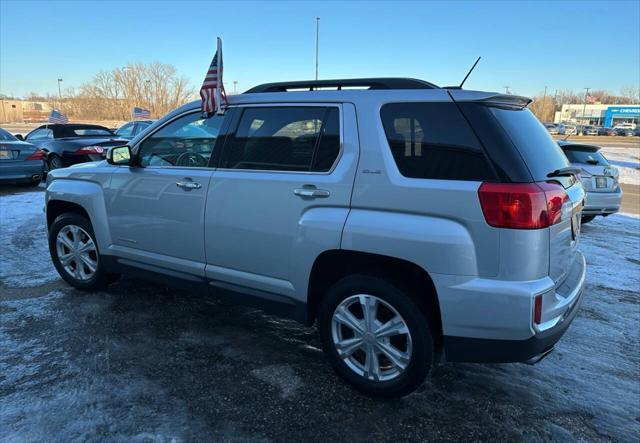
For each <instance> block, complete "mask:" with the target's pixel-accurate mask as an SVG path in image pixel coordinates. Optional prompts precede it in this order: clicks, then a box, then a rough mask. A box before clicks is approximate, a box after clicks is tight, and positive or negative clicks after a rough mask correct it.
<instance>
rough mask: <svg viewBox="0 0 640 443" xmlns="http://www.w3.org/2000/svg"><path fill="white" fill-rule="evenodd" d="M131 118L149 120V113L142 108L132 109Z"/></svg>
mask: <svg viewBox="0 0 640 443" xmlns="http://www.w3.org/2000/svg"><path fill="white" fill-rule="evenodd" d="M133 118H134V119H136V118H151V112H150V111H149V110H148V109H144V108H138V107H135V108H133Z"/></svg>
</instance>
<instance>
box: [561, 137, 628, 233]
mask: <svg viewBox="0 0 640 443" xmlns="http://www.w3.org/2000/svg"><path fill="white" fill-rule="evenodd" d="M558 144H559V145H560V147H561V148H562V150H563V151H564V153H565V155H566V156H567V158H568V159H569V161H570V162H571V165H572V166H576V167H578V168H580V169H581V170H582V172H581V173H580V181H581V182H582V187H584V190H585V191H586V196H585V201H584V209H583V210H582V223H589V222H590V221H591V220H593V219H594V218H595V217H596V216H598V215H603V216H605V217H606V216H607V215H611V214H614V213H616V212H618V211H619V210H620V204H621V202H622V189H621V188H620V184H619V183H618V175H619V171H618V169H617V168H616V167H615V166H611V165H610V164H609V162H608V161H607V159H606V158H605V157H604V155H602V153H601V152H600V147H599V146H594V145H585V144H578V143H570V142H565V141H560V142H558Z"/></svg>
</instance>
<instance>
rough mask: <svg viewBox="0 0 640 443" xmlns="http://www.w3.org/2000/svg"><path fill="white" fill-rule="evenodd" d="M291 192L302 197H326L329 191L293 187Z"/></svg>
mask: <svg viewBox="0 0 640 443" xmlns="http://www.w3.org/2000/svg"><path fill="white" fill-rule="evenodd" d="M293 193H294V194H295V195H297V196H299V197H303V198H327V197H329V195H331V193H330V192H329V191H327V190H326V189H315V188H298V189H294V190H293Z"/></svg>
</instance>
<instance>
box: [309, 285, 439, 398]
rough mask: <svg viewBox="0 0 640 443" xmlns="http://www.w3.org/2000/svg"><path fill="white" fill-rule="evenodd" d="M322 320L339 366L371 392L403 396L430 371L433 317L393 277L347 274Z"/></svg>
mask: <svg viewBox="0 0 640 443" xmlns="http://www.w3.org/2000/svg"><path fill="white" fill-rule="evenodd" d="M318 324H319V329H320V335H321V338H322V344H323V347H324V350H325V353H326V354H327V358H328V359H329V361H330V363H331V365H332V366H333V368H334V369H335V371H336V372H337V373H338V374H339V375H340V376H341V377H342V378H344V379H345V380H346V381H347V382H349V383H350V384H351V385H352V386H354V387H355V388H356V389H358V390H359V391H361V392H363V393H365V394H367V395H371V396H375V397H387V398H393V397H401V396H403V395H406V394H409V393H411V392H412V391H414V390H415V389H416V388H418V387H419V386H420V385H421V384H422V383H423V382H424V379H425V377H426V376H427V374H428V373H429V370H430V368H431V362H432V359H433V341H432V336H431V333H430V330H429V325H428V323H427V319H426V317H425V316H424V315H423V313H422V311H421V310H420V309H419V307H418V306H417V305H416V304H415V302H414V301H413V300H412V299H411V297H410V294H408V293H407V292H406V291H405V290H403V289H401V287H400V286H398V285H396V284H395V283H394V282H393V281H390V280H386V279H382V278H378V277H374V276H369V275H352V276H349V277H345V278H343V279H342V280H340V281H338V282H337V283H336V284H334V285H333V286H332V287H331V288H330V289H329V291H328V292H327V294H326V295H325V297H324V298H323V300H322V302H321V306H320V312H319V316H318Z"/></svg>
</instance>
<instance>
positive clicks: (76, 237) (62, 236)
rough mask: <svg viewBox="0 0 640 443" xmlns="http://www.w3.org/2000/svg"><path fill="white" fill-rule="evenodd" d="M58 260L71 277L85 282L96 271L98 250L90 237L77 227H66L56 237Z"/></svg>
mask: <svg viewBox="0 0 640 443" xmlns="http://www.w3.org/2000/svg"><path fill="white" fill-rule="evenodd" d="M56 253H57V255H58V260H59V261H60V264H61V265H62V267H63V268H64V270H65V272H67V273H68V274H69V275H70V276H71V277H73V278H75V279H77V280H81V281H87V280H90V279H91V278H92V277H93V276H94V275H95V273H96V271H97V270H98V250H97V248H96V245H95V243H94V242H93V239H92V238H91V236H90V235H89V234H88V233H87V231H85V230H84V229H82V228H81V227H79V226H76V225H66V226H64V227H63V228H62V229H60V231H59V232H58V235H57V237H56Z"/></svg>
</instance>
